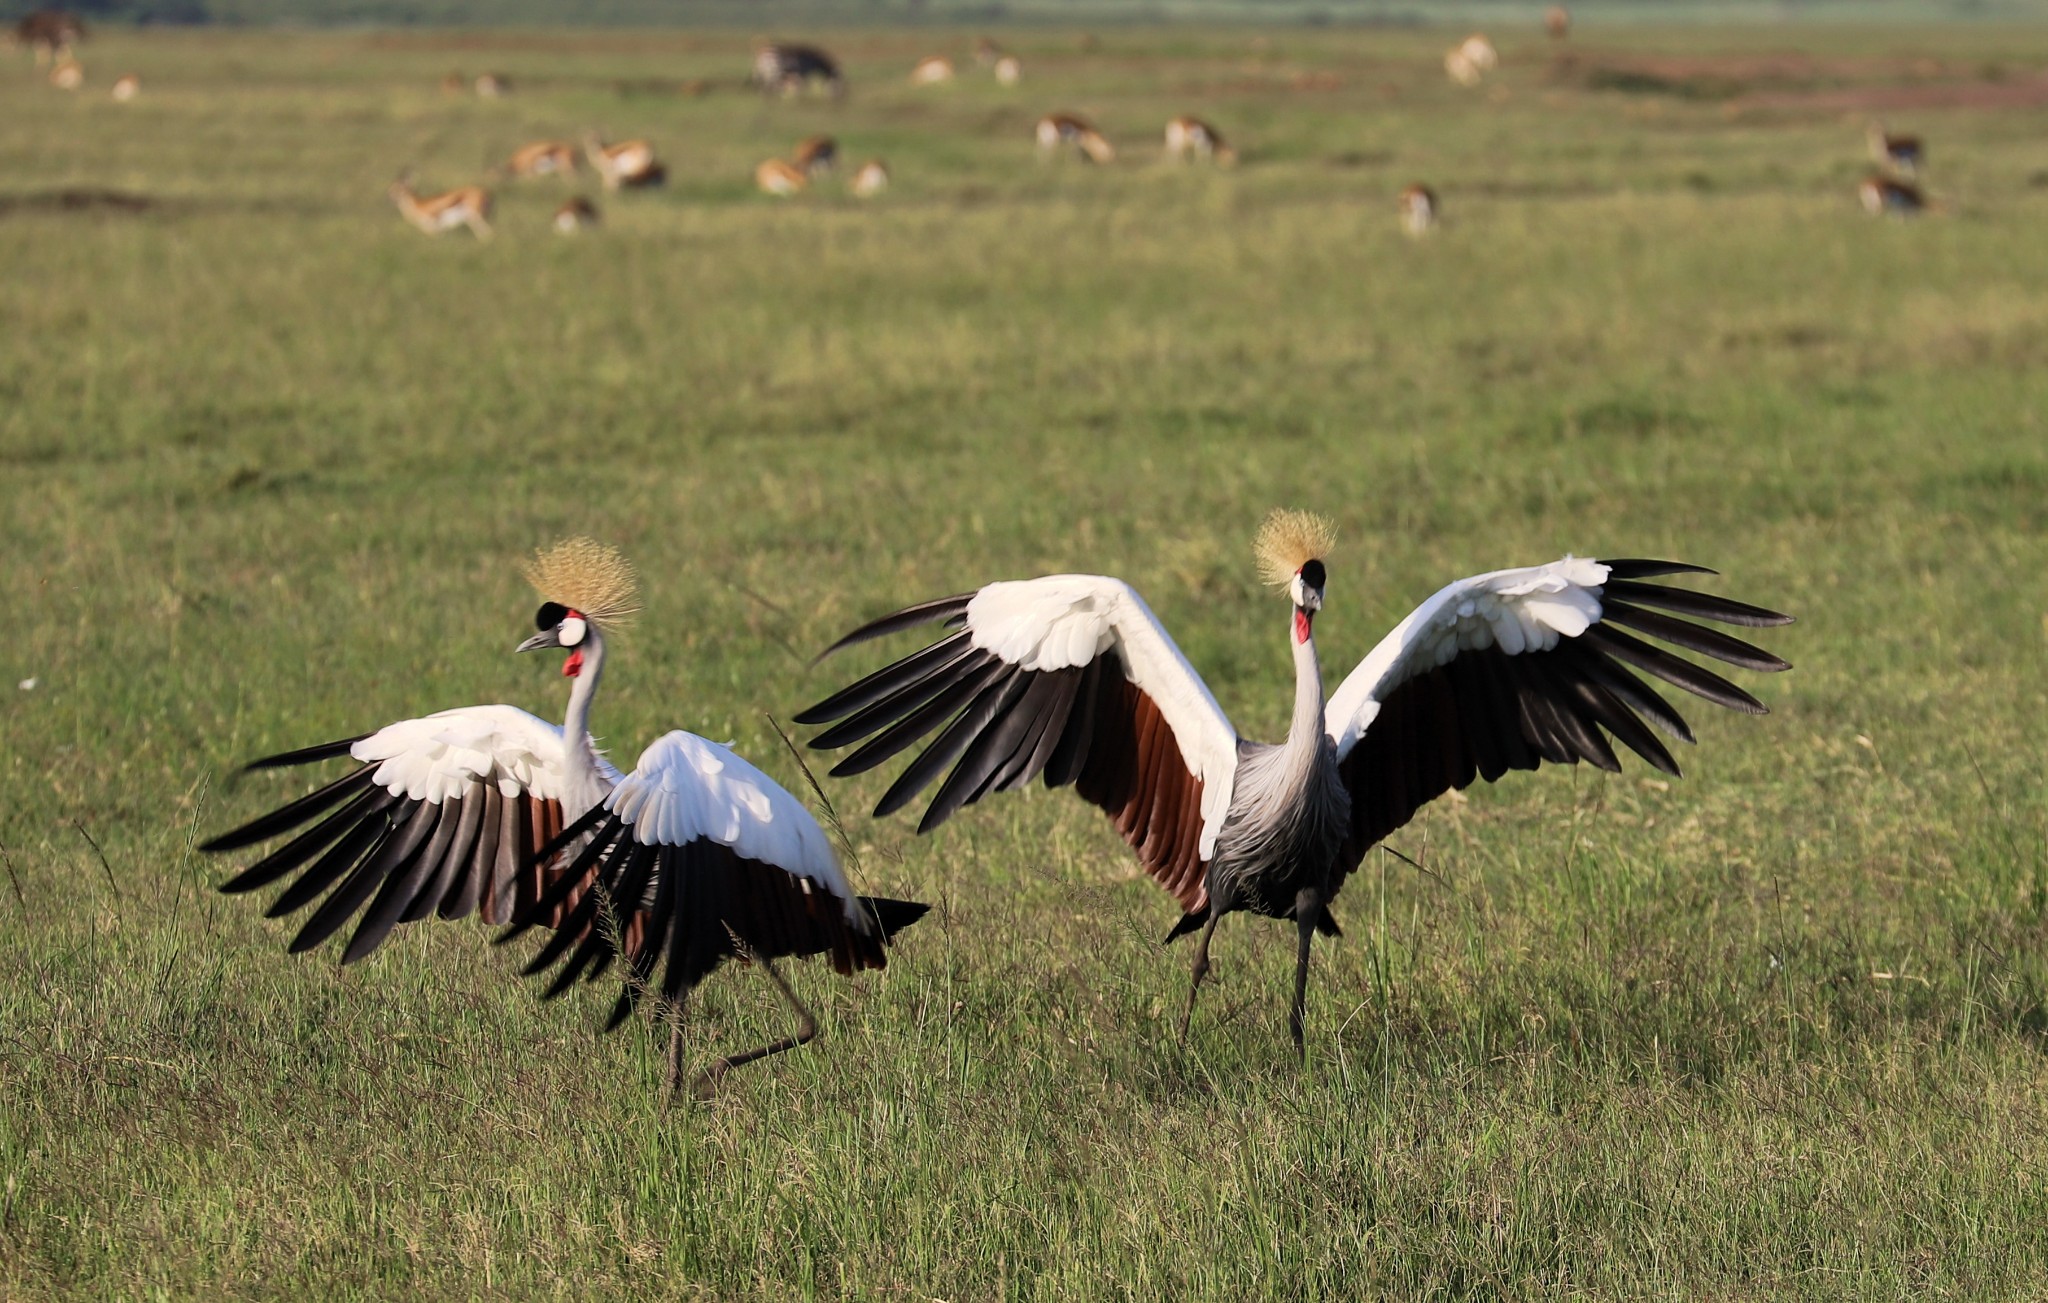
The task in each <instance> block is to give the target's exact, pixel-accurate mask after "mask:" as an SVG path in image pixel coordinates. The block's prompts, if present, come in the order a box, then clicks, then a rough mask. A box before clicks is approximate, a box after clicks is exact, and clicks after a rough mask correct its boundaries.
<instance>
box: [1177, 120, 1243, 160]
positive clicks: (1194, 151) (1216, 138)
mask: <svg viewBox="0 0 2048 1303" xmlns="http://www.w3.org/2000/svg"><path fill="white" fill-rule="evenodd" d="M1166 156H1167V157H1168V158H1169V159H1172V160H1173V161H1174V162H1176V163H1187V162H1191V161H1194V160H1197V159H1206V160H1209V161H1211V162H1214V163H1215V164H1216V165H1217V166H1219V167H1229V166H1230V165H1231V164H1233V163H1235V162H1237V151H1236V150H1234V149H1232V148H1231V147H1230V145H1229V144H1228V143H1227V142H1226V141H1225V140H1224V139H1223V133H1222V132H1220V131H1218V130H1216V128H1214V127H1212V126H1210V125H1209V124H1208V123H1206V122H1204V121H1202V120H1201V119H1200V118H1191V117H1188V116H1187V115H1186V114H1182V115H1181V116H1180V117H1177V118H1175V119H1174V120H1173V121H1171V122H1169V123H1167V124H1166Z"/></svg>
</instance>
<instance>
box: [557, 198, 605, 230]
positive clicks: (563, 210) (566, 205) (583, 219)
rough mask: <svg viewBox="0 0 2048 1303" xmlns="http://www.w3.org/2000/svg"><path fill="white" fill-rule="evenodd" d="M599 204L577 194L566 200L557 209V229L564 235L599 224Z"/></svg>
mask: <svg viewBox="0 0 2048 1303" xmlns="http://www.w3.org/2000/svg"><path fill="white" fill-rule="evenodd" d="M597 220H598V219H597V205H596V204H593V203H591V202H590V201H589V200H588V199H585V198H584V197H583V196H582V195H577V196H576V197H575V198H573V199H568V200H564V201H563V203H562V206H561V207H560V208H557V209H556V210H555V230H556V231H558V232H559V233H561V234H563V235H574V234H576V233H577V232H578V231H582V230H586V229H588V228H590V227H593V226H595V225H597Z"/></svg>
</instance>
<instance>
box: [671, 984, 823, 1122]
mask: <svg viewBox="0 0 2048 1303" xmlns="http://www.w3.org/2000/svg"><path fill="white" fill-rule="evenodd" d="M755 962H757V963H759V964H760V965H761V971H762V972H764V973H766V974H768V980H769V981H771V982H773V983H775V989H776V990H778V991H780V992H782V998H783V999H784V1000H786V1001H787V1002H788V1003H789V1007H790V1008H792V1009H794V1010H796V1017H797V1027H796V1035H794V1036H785V1037H783V1038H782V1039H781V1040H779V1041H770V1042H769V1043H768V1044H766V1045H763V1046H762V1047H761V1048H759V1049H757V1050H747V1051H746V1052H744V1053H741V1054H728V1055H726V1056H725V1057H724V1058H722V1059H720V1060H719V1061H718V1062H716V1063H714V1064H712V1065H711V1066H710V1067H708V1068H706V1069H704V1071H703V1072H702V1073H701V1074H699V1076H698V1077H697V1085H696V1090H695V1093H696V1095H697V1097H698V1098H699V1099H703V1098H706V1097H708V1096H709V1095H710V1094H711V1093H712V1092H713V1091H714V1090H716V1089H717V1087H718V1082H719V1079H720V1078H722V1077H724V1076H725V1074H726V1073H728V1072H731V1071H732V1070H733V1069H734V1068H737V1067H739V1066H741V1065H742V1064H747V1063H752V1062H753V1061H754V1060H756V1059H765V1058H767V1057H768V1056H769V1055H771V1054H780V1053H782V1052H783V1051H784V1050H793V1049H795V1048H796V1047H797V1046H799V1045H808V1044H810V1042H811V1040H812V1039H813V1038H815V1037H816V1036H817V1034H818V1020H817V1019H815V1018H813V1017H812V1016H811V1011H810V1010H809V1009H806V1008H805V1007H804V1002H803V1001H801V1000H799V999H797V998H796V992H795V991H792V990H790V989H789V983H788V982H786V981H784V980H783V978H782V974H781V973H778V972H776V971H775V964H774V962H773V961H772V960H768V959H759V960H756V961H755Z"/></svg>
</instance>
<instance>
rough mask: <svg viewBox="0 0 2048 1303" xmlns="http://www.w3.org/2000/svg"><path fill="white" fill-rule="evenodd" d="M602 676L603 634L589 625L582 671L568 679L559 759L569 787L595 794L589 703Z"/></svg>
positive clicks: (599, 785)
mask: <svg viewBox="0 0 2048 1303" xmlns="http://www.w3.org/2000/svg"><path fill="white" fill-rule="evenodd" d="M602 677H604V635H603V634H601V633H599V632H598V631H597V626H596V625H594V624H592V625H588V626H586V632H585V634H584V638H583V668H582V669H581V670H579V671H578V672H577V675H576V677H575V678H574V679H572V680H570V687H569V710H568V712H567V713H566V714H565V715H563V716H562V760H563V766H564V768H565V769H566V770H567V771H568V772H567V775H566V776H567V777H568V779H569V780H570V784H571V786H572V788H578V789H584V790H589V791H594V792H599V793H602V791H603V790H604V787H605V783H604V781H603V779H602V778H601V777H600V775H599V774H598V771H597V748H596V745H595V744H594V743H592V742H591V740H590V701H591V698H593V697H595V696H596V695H597V681H598V680H599V679H600V678H602ZM579 813H580V811H579Z"/></svg>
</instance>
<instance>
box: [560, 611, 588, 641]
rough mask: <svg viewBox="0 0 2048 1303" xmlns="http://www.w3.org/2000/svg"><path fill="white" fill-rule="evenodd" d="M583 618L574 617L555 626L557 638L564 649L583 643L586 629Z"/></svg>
mask: <svg viewBox="0 0 2048 1303" xmlns="http://www.w3.org/2000/svg"><path fill="white" fill-rule="evenodd" d="M585 627H586V626H585V625H584V623H583V617H582V616H580V615H572V616H570V617H569V618H568V619H566V620H564V621H562V622H561V623H560V624H558V625H556V626H555V638H556V640H557V641H559V642H560V643H561V644H562V645H563V646H564V647H575V646H578V645H580V644H581V643H582V641H583V632H584V629H585Z"/></svg>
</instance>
